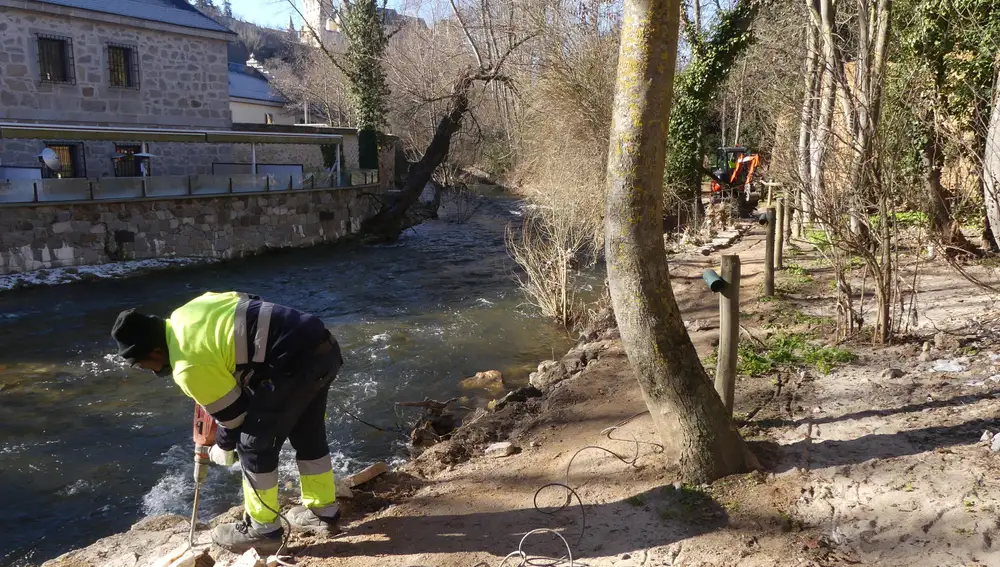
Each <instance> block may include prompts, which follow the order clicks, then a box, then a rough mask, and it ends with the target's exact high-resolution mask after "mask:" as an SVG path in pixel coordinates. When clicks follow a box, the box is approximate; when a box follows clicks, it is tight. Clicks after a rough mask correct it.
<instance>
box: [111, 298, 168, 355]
mask: <svg viewBox="0 0 1000 567" xmlns="http://www.w3.org/2000/svg"><path fill="white" fill-rule="evenodd" d="M111 338H113V339H115V340H116V341H118V356H120V357H122V358H124V359H125V361H126V362H128V363H129V364H135V363H136V362H137V361H139V360H142V359H143V358H146V356H148V355H149V353H150V352H152V350H153V349H154V348H156V347H166V344H167V326H166V323H165V322H164V321H163V319H161V318H159V317H157V316H155V315H143V314H142V313H136V311H135V309H127V310H125V311H122V312H121V313H119V314H118V319H117V320H115V326H114V327H112V328H111Z"/></svg>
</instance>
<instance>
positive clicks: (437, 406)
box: [396, 398, 458, 411]
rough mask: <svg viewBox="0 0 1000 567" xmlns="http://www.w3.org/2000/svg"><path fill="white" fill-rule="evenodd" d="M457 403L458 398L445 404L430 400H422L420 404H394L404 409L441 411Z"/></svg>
mask: <svg viewBox="0 0 1000 567" xmlns="http://www.w3.org/2000/svg"><path fill="white" fill-rule="evenodd" d="M457 401H458V398H452V399H450V400H448V401H446V402H439V401H437V400H432V399H430V398H424V401H422V402H396V406H397V407H405V408H424V409H428V410H433V411H441V410H444V409H446V408H447V407H448V406H449V405H450V404H453V403H455V402H457Z"/></svg>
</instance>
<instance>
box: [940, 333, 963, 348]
mask: <svg viewBox="0 0 1000 567" xmlns="http://www.w3.org/2000/svg"><path fill="white" fill-rule="evenodd" d="M958 347H959V343H958V338H957V337H955V336H953V335H949V334H948V333H943V332H942V333H937V334H936V335H934V348H936V349H938V350H953V349H956V348H958Z"/></svg>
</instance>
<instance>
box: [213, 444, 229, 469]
mask: <svg viewBox="0 0 1000 567" xmlns="http://www.w3.org/2000/svg"><path fill="white" fill-rule="evenodd" d="M208 458H209V460H210V461H212V462H213V463H215V464H217V465H219V466H220V467H231V466H233V465H234V464H236V451H226V450H225V449H223V448H221V447H219V446H218V445H212V448H211V449H209V450H208Z"/></svg>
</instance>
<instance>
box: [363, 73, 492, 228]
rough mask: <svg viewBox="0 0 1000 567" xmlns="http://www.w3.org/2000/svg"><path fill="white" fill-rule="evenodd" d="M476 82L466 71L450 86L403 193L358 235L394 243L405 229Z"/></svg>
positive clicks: (445, 154)
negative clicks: (409, 213)
mask: <svg viewBox="0 0 1000 567" xmlns="http://www.w3.org/2000/svg"><path fill="white" fill-rule="evenodd" d="M476 80H477V76H476V71H475V70H473V69H469V70H467V71H465V72H464V73H462V76H461V77H459V79H458V80H457V81H456V82H455V84H454V85H453V86H452V89H451V98H450V102H449V103H448V111H447V112H446V113H445V115H444V116H442V117H441V121H440V122H438V125H437V129H436V130H435V131H434V137H433V138H432V139H431V143H430V144H429V145H428V146H427V150H426V151H425V152H424V156H423V157H422V158H420V161H418V162H417V163H415V164H413V165H411V166H410V169H409V174H408V175H407V177H406V183H405V185H404V186H403V190H402V191H401V192H400V194H399V195H398V196H397V197H396V198H395V200H393V201H392V202H391V203H389V204H388V205H386V206H385V207H384V208H382V209H381V210H380V211H379V212H378V213H376V214H375V216H373V217H371V218H369V219H366V220H365V221H364V222H362V223H361V231H362V233H364V234H366V235H368V236H371V237H374V238H376V239H380V240H395V239H396V238H398V237H399V235H400V233H402V231H403V229H405V228H406V227H405V226H404V224H403V221H404V219H405V217H406V211H407V210H409V208H410V207H411V206H413V204H414V203H416V202H417V200H418V199H419V198H420V194H421V193H423V191H424V188H425V187H426V186H427V182H428V181H430V179H431V176H432V175H434V170H436V169H437V168H438V166H439V165H441V162H443V161H444V160H445V158H447V157H448V151H449V150H450V149H451V138H452V136H454V135H455V133H456V132H458V130H459V129H460V128H461V127H462V118H463V117H464V116H465V113H466V112H467V111H468V110H469V90H470V89H471V88H472V85H473V83H474V82H475V81H476Z"/></svg>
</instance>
